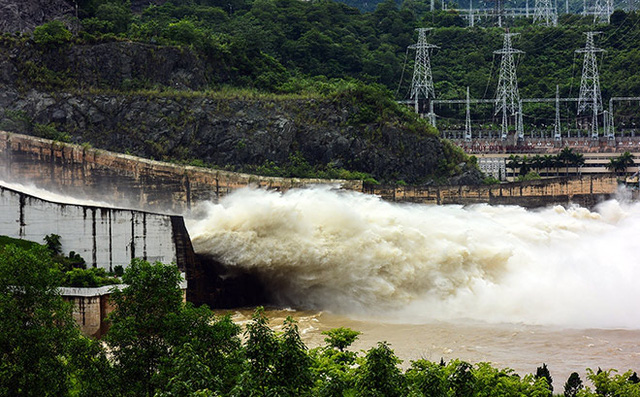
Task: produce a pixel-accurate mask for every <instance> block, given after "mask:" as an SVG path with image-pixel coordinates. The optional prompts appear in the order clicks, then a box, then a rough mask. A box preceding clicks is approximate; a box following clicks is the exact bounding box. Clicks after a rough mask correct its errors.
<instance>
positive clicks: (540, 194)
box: [364, 175, 618, 208]
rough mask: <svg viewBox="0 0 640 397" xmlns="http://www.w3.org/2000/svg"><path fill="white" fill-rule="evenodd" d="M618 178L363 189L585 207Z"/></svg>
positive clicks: (389, 196) (609, 191) (390, 196)
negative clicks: (569, 204) (572, 204)
mask: <svg viewBox="0 0 640 397" xmlns="http://www.w3.org/2000/svg"><path fill="white" fill-rule="evenodd" d="M617 190H618V181H617V179H616V178H615V177H614V176H611V175H597V176H595V175H589V176H581V177H568V178H554V179H541V180H535V181H527V182H516V183H509V184H498V185H486V186H427V187H419V186H397V187H389V186H368V187H366V188H365V189H364V191H365V192H366V193H371V194H376V195H379V196H381V197H382V198H384V199H385V200H389V201H398V202H412V203H426V204H463V205H464V204H477V203H489V204H494V205H520V206H523V207H530V208H535V207H544V206H546V205H550V204H568V203H576V204H580V205H584V206H587V207H590V206H593V205H595V204H597V203H598V202H599V201H602V200H605V199H607V198H610V197H611V196H613V195H614V194H615V193H616V192H617Z"/></svg>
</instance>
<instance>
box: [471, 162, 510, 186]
mask: <svg viewBox="0 0 640 397" xmlns="http://www.w3.org/2000/svg"><path fill="white" fill-rule="evenodd" d="M506 164H507V163H506V158H503V157H478V168H480V171H482V172H483V173H484V174H485V175H487V176H492V177H494V178H496V179H497V180H500V181H504V180H506V179H507V166H506Z"/></svg>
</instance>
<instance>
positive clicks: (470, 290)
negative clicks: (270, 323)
mask: <svg viewBox="0 0 640 397" xmlns="http://www.w3.org/2000/svg"><path fill="white" fill-rule="evenodd" d="M197 213H198V216H197V217H194V218H195V219H193V220H191V221H188V222H187V227H188V229H189V232H190V234H191V236H192V239H193V244H194V248H195V250H196V251H197V252H207V253H210V254H212V255H214V256H216V257H218V258H219V259H221V260H222V261H223V262H224V263H226V264H227V265H229V266H231V267H238V268H242V269H243V270H246V271H250V272H253V273H254V274H256V275H258V277H260V278H261V279H262V281H263V282H264V283H265V285H266V286H267V288H269V290H270V292H271V294H272V297H273V299H274V301H275V302H277V303H278V305H279V306H278V307H280V308H296V309H297V310H293V311H289V310H284V311H282V310H280V311H278V310H275V311H270V312H269V315H270V316H271V317H273V318H274V324H281V323H282V319H283V317H284V316H286V315H289V314H292V315H293V316H294V318H296V319H298V321H299V322H300V329H301V331H302V333H303V335H304V339H305V341H306V342H307V343H308V345H309V346H310V347H313V346H317V345H319V344H322V340H323V336H322V335H321V331H323V330H327V329H331V328H335V327H340V326H344V327H350V328H353V329H355V330H358V331H361V332H362V335H361V337H360V340H359V342H358V343H357V344H356V345H355V346H354V348H355V349H356V350H358V349H368V348H370V347H371V346H374V345H375V343H376V342H377V341H387V342H389V343H390V344H391V346H392V348H393V349H394V350H395V352H396V354H397V355H398V356H400V358H402V359H403V360H405V363H404V365H405V366H407V365H408V364H409V361H410V360H415V359H420V358H426V359H430V360H434V361H439V360H440V358H444V359H445V360H449V359H452V358H459V359H463V360H468V361H471V362H479V361H488V362H491V363H493V364H494V365H495V366H497V367H500V368H503V367H508V368H512V369H514V370H515V371H516V372H518V373H520V374H523V375H524V374H526V373H531V372H535V370H536V367H537V366H540V365H542V363H546V364H547V365H548V366H549V367H550V370H551V372H552V375H553V376H554V377H555V378H556V379H557V381H556V388H560V387H562V384H563V383H564V381H565V380H566V379H567V377H568V376H569V374H570V373H571V372H573V371H576V372H579V373H580V374H581V376H582V377H583V379H584V374H585V369H586V368H587V367H589V368H592V369H594V370H596V369H597V368H598V367H601V368H603V369H609V368H617V369H619V370H621V371H625V370H627V369H633V370H635V371H639V370H640V288H638V287H639V283H640V256H639V255H638V253H639V250H640V204H639V203H631V202H627V201H625V200H624V195H621V197H620V198H619V199H618V200H611V201H607V202H604V203H601V204H600V205H599V206H598V207H597V208H595V209H594V210H588V209H585V208H580V207H569V208H565V207H561V206H555V207H549V208H544V209H540V210H535V211H531V210H526V209H524V208H521V207H517V206H489V205H475V206H466V207H465V206H428V205H406V204H404V205H401V204H394V203H388V202H384V201H382V200H380V199H379V198H377V197H374V196H368V195H363V194H359V193H353V192H344V191H339V190H336V189H332V188H330V187H324V188H314V189H304V190H292V191H289V192H287V193H284V194H282V193H276V192H267V191H262V190H251V189H246V190H242V191H239V192H237V193H235V194H232V195H230V196H228V197H227V198H225V199H223V200H222V201H221V202H220V203H219V204H215V205H214V204H208V205H205V206H203V207H201V208H200V209H199V210H198V212H197ZM250 313H251V310H249V311H238V312H236V313H235V314H234V316H235V317H236V319H237V320H238V321H240V322H243V321H246V320H247V319H248V318H250Z"/></svg>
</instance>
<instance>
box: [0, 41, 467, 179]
mask: <svg viewBox="0 0 640 397" xmlns="http://www.w3.org/2000/svg"><path fill="white" fill-rule="evenodd" d="M214 62H215V61H214ZM215 69H216V68H214V67H213V66H212V65H211V60H209V61H205V60H203V59H202V58H201V57H200V56H198V54H196V53H194V52H192V51H189V50H187V49H182V48H176V47H166V46H164V47H163V46H155V45H150V44H142V43H133V42H109V43H100V44H94V45H89V44H83V45H72V44H70V43H69V44H66V45H60V46H56V47H42V46H39V45H37V44H35V43H33V42H31V41H24V40H13V41H12V40H5V42H4V43H1V42H0V88H2V89H0V108H2V109H3V110H4V112H3V113H2V114H1V116H2V118H1V119H0V128H2V129H4V130H7V131H16V132H20V133H27V134H28V133H34V134H37V131H35V130H34V126H36V124H37V125H40V126H42V125H44V126H48V127H50V128H53V127H55V129H57V130H58V131H61V132H65V133H68V134H69V135H70V138H71V141H73V142H75V143H90V144H91V145H93V146H94V147H97V148H104V149H108V150H112V151H119V152H124V153H131V154H135V155H139V156H142V157H147V158H153V159H157V160H178V161H193V160H200V161H203V162H204V163H207V164H210V165H213V166H217V167H223V168H226V169H231V170H242V171H251V170H252V169H255V168H256V167H267V168H269V167H270V168H274V167H281V166H283V165H285V164H291V163H292V156H293V157H295V159H293V160H294V161H295V160H296V159H298V160H301V161H302V163H304V164H306V165H307V166H311V167H314V166H321V167H326V166H333V167H335V168H345V169H347V170H351V171H362V172H366V173H369V174H372V175H373V176H374V177H375V178H376V179H378V180H380V181H387V182H395V181H399V180H403V181H405V182H407V183H423V182H427V181H429V180H431V179H433V178H434V177H438V178H440V179H442V178H443V177H448V176H451V175H450V172H451V165H452V164H453V165H456V164H458V163H459V162H460V161H463V160H464V159H463V157H462V156H460V155H456V154H455V153H452V151H451V150H449V151H448V152H447V153H446V154H445V147H444V146H443V143H442V142H441V141H440V139H439V138H438V137H436V136H435V135H434V134H433V133H432V132H430V131H429V128H428V127H427V126H426V125H423V126H418V125H417V124H416V125H413V127H412V128H407V126H406V124H405V122H404V121H402V117H405V116H403V115H401V114H394V112H388V113H389V114H388V115H387V116H386V117H385V119H384V120H382V121H380V120H377V118H376V117H373V118H370V117H369V118H370V119H372V121H371V122H366V121H363V117H361V116H359V115H360V114H361V112H362V108H363V106H368V105H366V104H361V103H358V102H357V101H354V99H353V98H349V97H348V96H347V97H339V98H338V97H332V98H325V99H321V98H315V99H314V98H312V97H307V98H300V99H290V98H278V97H268V96H264V97H261V98H258V99H237V98H235V97H233V96H230V95H220V94H218V93H215V92H211V93H207V92H206V91H205V90H204V88H206V87H210V86H211V80H214V81H219V80H220V78H221V77H220V75H219V74H216V73H219V72H216V70H215ZM140 88H144V89H146V88H154V90H151V91H140V90H139V89H140ZM157 88H160V90H158V89H157ZM169 88H170V89H169ZM367 112H368V113H367ZM369 113H371V108H369V109H368V110H367V111H366V112H363V113H362V114H369ZM44 137H48V138H53V139H55V138H56V137H55V136H53V137H52V136H44ZM456 156H457V157H456ZM453 157H456V158H453ZM458 168H459V167H458ZM458 171H460V170H458ZM469 176H470V177H473V176H474V175H473V174H472V173H470V174H469ZM468 179H469V178H466V179H465V182H466V183H469V181H468ZM478 180H479V179H478Z"/></svg>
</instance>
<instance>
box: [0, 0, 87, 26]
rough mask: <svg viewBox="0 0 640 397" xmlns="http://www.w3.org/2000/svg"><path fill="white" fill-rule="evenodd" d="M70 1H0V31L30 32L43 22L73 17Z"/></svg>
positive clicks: (72, 7)
mask: <svg viewBox="0 0 640 397" xmlns="http://www.w3.org/2000/svg"><path fill="white" fill-rule="evenodd" d="M74 13H75V11H74V6H73V5H72V1H67V0H0V31H1V32H9V33H15V32H21V33H24V32H31V31H33V29H34V28H35V27H36V26H39V25H42V24H43V23H45V22H48V21H51V20H54V19H60V18H63V17H65V16H72V15H74Z"/></svg>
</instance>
